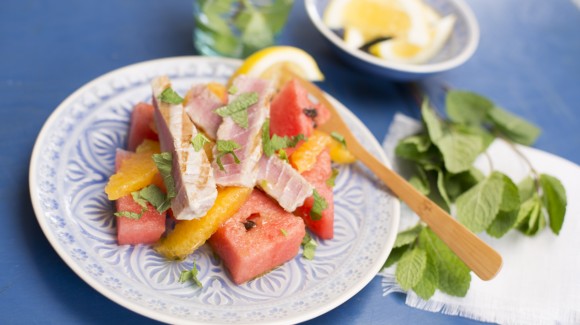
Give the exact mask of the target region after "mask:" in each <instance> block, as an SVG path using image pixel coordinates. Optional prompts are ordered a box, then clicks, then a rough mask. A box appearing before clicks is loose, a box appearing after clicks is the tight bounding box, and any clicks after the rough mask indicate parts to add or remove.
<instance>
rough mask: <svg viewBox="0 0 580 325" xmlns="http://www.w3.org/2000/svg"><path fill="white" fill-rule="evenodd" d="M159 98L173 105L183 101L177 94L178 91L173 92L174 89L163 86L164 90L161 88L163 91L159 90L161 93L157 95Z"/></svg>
mask: <svg viewBox="0 0 580 325" xmlns="http://www.w3.org/2000/svg"><path fill="white" fill-rule="evenodd" d="M159 100H161V101H162V102H165V103H168V104H174V105H178V104H181V103H183V98H182V97H181V96H179V94H178V93H176V92H175V90H173V89H171V88H165V90H163V92H161V95H160V96H159Z"/></svg>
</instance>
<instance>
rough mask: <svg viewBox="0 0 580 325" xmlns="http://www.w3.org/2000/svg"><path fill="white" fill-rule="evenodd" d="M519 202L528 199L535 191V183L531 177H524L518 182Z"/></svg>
mask: <svg viewBox="0 0 580 325" xmlns="http://www.w3.org/2000/svg"><path fill="white" fill-rule="evenodd" d="M518 190H519V192H520V202H525V201H527V200H529V199H530V198H531V197H532V196H533V195H534V193H536V183H535V182H534V180H533V179H532V178H531V177H529V176H528V177H526V178H524V179H523V180H522V181H520V183H519V184H518Z"/></svg>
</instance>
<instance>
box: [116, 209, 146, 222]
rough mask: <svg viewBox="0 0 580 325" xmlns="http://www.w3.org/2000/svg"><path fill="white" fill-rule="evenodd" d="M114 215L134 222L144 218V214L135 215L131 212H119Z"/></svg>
mask: <svg viewBox="0 0 580 325" xmlns="http://www.w3.org/2000/svg"><path fill="white" fill-rule="evenodd" d="M113 214H114V215H115V216H117V217H125V218H129V219H133V220H139V219H141V217H142V216H143V212H141V213H135V212H130V211H117V212H115V213H113Z"/></svg>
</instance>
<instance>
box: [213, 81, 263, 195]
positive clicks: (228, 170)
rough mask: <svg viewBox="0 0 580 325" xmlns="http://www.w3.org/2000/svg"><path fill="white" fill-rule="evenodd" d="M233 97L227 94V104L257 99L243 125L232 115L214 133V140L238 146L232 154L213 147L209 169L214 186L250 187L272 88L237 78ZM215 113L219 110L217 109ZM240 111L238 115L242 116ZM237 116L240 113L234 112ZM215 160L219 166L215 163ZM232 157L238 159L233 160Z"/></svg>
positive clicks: (225, 118) (254, 178) (256, 168)
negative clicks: (251, 97) (252, 97)
mask: <svg viewBox="0 0 580 325" xmlns="http://www.w3.org/2000/svg"><path fill="white" fill-rule="evenodd" d="M233 85H234V86H233V87H234V89H236V92H235V94H233V95H230V98H229V101H228V102H229V105H233V104H234V103H235V102H236V101H237V100H240V99H241V98H243V97H245V96H246V95H249V94H255V96H257V102H256V103H255V104H252V105H250V106H248V107H247V109H245V110H246V112H247V125H245V126H242V125H240V124H239V120H238V121H237V122H236V121H235V120H234V118H233V117H232V116H225V117H224V118H223V122H222V124H221V125H220V127H219V128H218V131H217V141H218V144H219V141H220V140H221V141H233V142H235V143H236V144H238V145H239V146H240V147H239V148H238V149H235V150H234V153H235V155H236V156H235V157H234V155H232V154H226V155H223V153H220V152H219V149H218V148H219V146H218V145H216V146H215V147H214V151H213V156H214V157H216V159H214V162H213V169H214V174H215V178H216V183H217V184H218V185H221V186H243V187H254V185H255V184H256V175H257V174H258V161H259V160H260V157H262V139H261V128H262V124H264V121H265V120H266V118H267V117H268V114H269V111H270V96H271V95H272V88H271V85H270V83H269V82H268V81H265V80H260V79H256V78H251V77H246V76H240V77H238V78H236V79H235V80H234V83H233ZM218 111H219V110H218ZM246 112H241V114H246ZM236 114H240V113H236ZM218 158H219V159H220V160H219V161H220V162H221V164H222V166H223V169H222V166H220V164H218ZM235 158H238V161H236V159H235Z"/></svg>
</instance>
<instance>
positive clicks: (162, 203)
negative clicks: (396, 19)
mask: <svg viewBox="0 0 580 325" xmlns="http://www.w3.org/2000/svg"><path fill="white" fill-rule="evenodd" d="M139 196H140V197H141V199H144V200H146V201H147V202H149V203H151V205H152V206H153V207H154V208H155V210H157V211H158V212H159V213H163V212H165V211H167V210H168V209H169V208H170V207H171V198H169V197H168V196H167V195H166V194H165V193H163V191H162V190H161V189H160V188H159V187H157V185H155V184H151V185H149V186H147V187H145V188H143V189H142V190H141V191H139Z"/></svg>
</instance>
